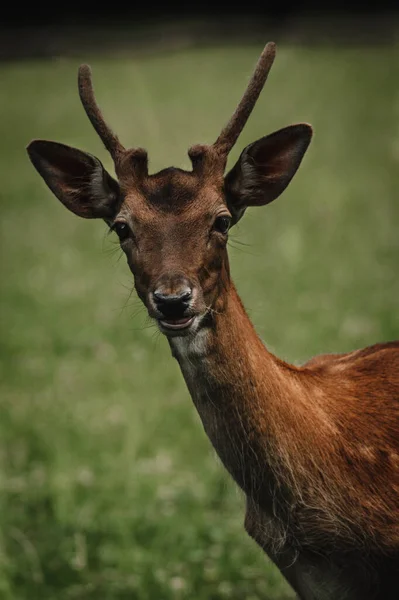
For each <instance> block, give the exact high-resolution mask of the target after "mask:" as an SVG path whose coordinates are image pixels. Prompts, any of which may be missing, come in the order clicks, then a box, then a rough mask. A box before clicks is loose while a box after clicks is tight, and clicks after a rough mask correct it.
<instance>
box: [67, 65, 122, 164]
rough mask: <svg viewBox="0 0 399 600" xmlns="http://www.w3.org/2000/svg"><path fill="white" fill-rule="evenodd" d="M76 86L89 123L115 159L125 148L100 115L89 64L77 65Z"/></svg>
mask: <svg viewBox="0 0 399 600" xmlns="http://www.w3.org/2000/svg"><path fill="white" fill-rule="evenodd" d="M78 86H79V96H80V99H81V101H82V104H83V108H84V109H85V111H86V114H87V116H88V117H89V119H90V121H91V124H92V125H93V127H94V129H95V130H96V132H97V133H98V135H99V136H100V138H101V139H102V141H103V143H104V146H105V147H106V149H107V150H108V152H109V153H110V154H111V156H112V158H113V159H114V161H115V160H117V159H118V158H120V156H121V155H122V154H124V153H125V152H126V149H125V148H124V147H123V146H122V144H121V143H120V141H119V139H118V137H117V136H116V135H115V134H114V133H113V131H112V130H111V129H110V128H109V127H108V125H107V124H106V122H105V121H104V117H103V116H102V114H101V110H100V108H99V106H98V104H97V102H96V99H95V97H94V89H93V83H92V80H91V69H90V67H89V65H81V66H80V67H79V74H78Z"/></svg>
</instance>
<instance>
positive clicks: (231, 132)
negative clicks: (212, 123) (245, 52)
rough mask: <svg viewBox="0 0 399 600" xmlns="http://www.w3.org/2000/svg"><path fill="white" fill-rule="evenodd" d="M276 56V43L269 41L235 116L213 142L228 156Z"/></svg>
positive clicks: (215, 146)
mask: <svg viewBox="0 0 399 600" xmlns="http://www.w3.org/2000/svg"><path fill="white" fill-rule="evenodd" d="M275 56H276V45H275V44H274V42H269V43H268V44H266V46H265V48H264V50H263V52H262V54H261V55H260V57H259V60H258V62H257V65H256V67H255V71H254V73H253V75H252V77H251V80H250V82H249V84H248V87H247V89H246V90H245V93H244V95H243V97H242V99H241V101H240V103H239V104H238V106H237V108H236V110H235V112H234V114H233V116H232V117H231V119H230V121H229V122H228V123H227V125H226V126H225V127H224V128H223V129H222V132H221V134H220V135H219V137H218V139H217V140H216V142H215V143H214V144H213V147H214V148H215V149H217V150H218V152H219V153H221V154H223V155H225V156H227V154H228V153H229V152H230V150H231V149H232V147H233V146H234V144H235V143H236V141H237V139H238V136H239V135H240V133H241V131H242V130H243V128H244V125H245V123H246V122H247V120H248V117H249V115H250V114H251V112H252V110H253V108H254V106H255V104H256V101H257V99H258V98H259V94H260V93H261V91H262V89H263V86H264V85H265V83H266V79H267V76H268V75H269V71H270V69H271V67H272V64H273V61H274V57H275Z"/></svg>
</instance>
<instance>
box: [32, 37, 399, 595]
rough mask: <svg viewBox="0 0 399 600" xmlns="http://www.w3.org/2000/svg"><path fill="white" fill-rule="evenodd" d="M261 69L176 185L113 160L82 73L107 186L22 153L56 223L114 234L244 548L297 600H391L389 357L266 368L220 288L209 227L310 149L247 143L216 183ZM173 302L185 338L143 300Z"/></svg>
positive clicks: (268, 186)
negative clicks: (254, 551)
mask: <svg viewBox="0 0 399 600" xmlns="http://www.w3.org/2000/svg"><path fill="white" fill-rule="evenodd" d="M273 57H274V47H269V49H267V48H266V50H265V51H264V53H263V54H262V57H261V60H260V62H259V65H260V67H259V65H258V67H257V69H256V71H255V75H254V77H253V79H252V80H251V82H250V86H249V92H246V94H244V97H243V101H242V102H241V103H240V104H239V106H238V109H237V112H236V113H235V115H234V116H233V118H232V120H231V121H230V123H229V125H228V126H227V127H226V128H225V129H224V130H223V132H222V134H221V136H219V138H218V141H217V143H216V144H214V145H213V146H194V147H192V148H191V149H190V151H189V153H190V157H191V159H192V162H193V170H192V171H190V172H186V171H183V170H181V169H175V168H168V169H164V170H163V171H160V172H159V173H156V174H154V175H148V169H147V154H146V152H145V151H144V150H142V149H135V150H125V149H124V148H123V147H122V146H121V145H120V143H119V141H118V139H117V138H116V136H115V135H114V134H113V133H112V132H111V131H110V130H109V128H108V127H107V126H106V125H105V123H104V121H103V119H102V115H101V113H100V111H99V109H98V107H97V105H96V104H95V101H94V95H93V90H92V88H91V80H90V73H89V71H88V70H87V69H86V68H83V70H81V77H80V92H81V95H82V101H83V103H84V105H85V109H86V111H87V113H88V115H89V118H90V119H91V121H92V123H93V125H94V126H95V128H96V131H97V132H98V133H99V135H100V136H101V137H102V139H103V141H104V143H105V144H106V147H108V149H109V150H110V152H111V154H112V155H113V157H114V160H115V167H116V173H117V176H118V180H119V181H118V182H116V181H115V180H114V179H113V178H112V177H111V176H110V175H109V174H107V173H106V172H105V170H104V168H103V166H102V165H101V163H100V161H99V160H98V159H96V158H95V157H92V156H91V155H88V154H86V153H84V152H82V151H80V150H77V149H74V148H69V147H67V146H64V145H62V144H57V143H55V142H47V141H41V140H37V141H34V142H32V143H31V144H30V145H29V147H28V152H29V156H30V158H31V160H32V163H33V164H34V166H35V167H36V169H37V170H38V172H39V173H40V175H41V176H42V177H43V178H44V180H45V181H46V183H47V185H48V186H49V187H50V189H51V190H52V191H53V193H54V194H55V195H56V196H57V197H58V198H59V199H60V200H61V202H63V203H64V205H65V206H66V207H67V208H68V209H69V210H71V211H73V212H74V213H76V214H77V215H79V216H82V217H85V218H102V219H104V220H105V221H106V222H107V223H108V224H109V225H110V226H111V227H115V228H116V229H117V231H119V233H118V235H120V240H121V247H122V249H123V251H124V252H125V254H126V257H127V261H128V263H129V266H130V268H131V271H132V273H133V276H134V280H135V286H136V290H137V292H138V294H139V296H140V298H141V299H142V301H143V302H144V304H145V305H146V307H147V309H148V312H149V314H150V316H152V317H154V318H155V319H157V321H158V323H159V326H160V327H161V330H162V331H163V332H164V333H167V335H168V338H169V343H170V347H171V350H172V354H173V356H174V357H175V358H176V359H177V360H178V361H179V364H180V366H181V370H182V373H183V376H184V378H185V380H186V383H187V386H188V389H189V391H190V394H191V396H192V398H193V401H194V404H195V406H196V408H197V410H198V413H199V415H200V417H201V420H202V423H203V426H204V429H205V431H206V433H207V435H208V437H209V439H210V440H211V442H212V444H213V446H214V448H215V449H216V452H217V453H218V455H219V457H220V459H221V461H222V463H223V464H224V466H225V467H226V469H227V470H228V471H229V473H230V474H231V476H232V477H233V478H234V480H235V481H236V482H237V484H238V485H239V486H240V488H241V489H242V490H243V492H244V493H245V495H246V500H247V510H246V517H245V528H246V530H247V532H248V533H249V535H250V536H252V537H253V538H254V539H255V540H256V542H257V543H258V544H259V545H260V546H261V547H262V548H263V549H264V550H265V552H267V554H268V555H269V556H270V557H271V559H272V560H273V561H274V562H275V563H276V565H277V566H278V567H279V569H280V570H281V572H282V573H283V574H284V576H285V577H286V578H287V580H288V581H289V582H290V583H291V585H292V586H293V588H294V589H295V590H296V592H297V593H298V594H299V596H300V597H301V598H302V599H303V600H338V599H339V600H391V599H392V600H394V598H396V597H397V590H396V591H392V590H394V589H395V587H394V586H395V585H396V584H397V580H398V578H399V574H398V569H399V342H387V343H385V344H376V345H374V346H370V347H368V348H364V349H361V350H355V351H354V352H350V353H346V354H338V355H334V354H324V355H321V356H318V357H315V358H313V359H311V360H310V361H308V362H307V363H306V364H305V365H303V366H302V367H295V366H293V365H290V364H288V363H286V362H284V361H282V360H280V359H278V358H277V357H275V356H274V355H273V354H271V353H270V352H269V351H268V350H267V349H266V347H265V346H264V345H263V343H262V342H261V341H260V339H259V338H258V336H257V334H256V332H255V330H254V328H253V326H252V324H251V322H250V320H249V319H248V316H247V315H246V312H245V310H244V307H243V305H242V303H241V301H240V299H239V297H238V294H237V292H236V290H235V287H234V285H233V283H232V281H231V279H230V270H229V261H228V256H227V250H226V243H227V232H226V231H224V230H223V228H222V230H220V228H218V227H217V223H218V219H219V220H220V218H221V217H222V218H224V219H226V218H227V219H228V218H231V223H232V224H234V223H235V222H237V221H238V219H239V218H241V217H242V215H243V214H244V211H245V210H246V208H247V207H248V206H255V205H256V206H259V205H265V204H267V203H269V202H271V201H272V200H274V199H275V198H276V197H278V196H279V195H280V194H281V193H282V191H283V190H284V189H285V188H286V186H287V185H288V183H289V182H290V180H291V179H292V177H293V175H294V174H295V172H296V170H297V169H298V167H299V165H300V163H301V160H302V158H303V155H304V153H305V151H306V149H307V147H308V144H309V142H310V139H311V134H312V130H311V128H310V126H309V125H306V124H299V125H293V126H290V127H287V128H285V129H283V130H280V131H278V132H275V133H273V134H271V135H269V136H266V137H264V138H261V139H260V140H258V141H257V142H255V143H253V144H250V145H249V146H247V148H245V149H244V150H243V152H242V154H241V156H240V159H239V160H238V162H237V164H236V165H235V166H234V168H233V169H232V170H231V171H230V173H228V174H227V176H226V177H224V173H223V171H224V166H225V159H226V152H227V151H228V147H229V145H231V143H234V141H235V139H236V138H237V136H238V134H239V131H240V130H241V129H242V127H243V124H244V122H245V120H246V118H248V115H249V113H250V111H251V110H252V107H253V104H254V102H255V100H256V97H257V95H258V94H259V92H260V89H261V87H262V86H263V83H264V80H265V79H266V76H267V72H268V69H270V66H271V61H272V59H273ZM259 69H260V70H259ZM262 69H266V71H267V72H266V71H265V72H263V73H262ZM262 81H263V83H262ZM251 86H252V87H251ZM218 144H219V145H218ZM118 226H120V227H122V228H121V229H119V230H118ZM160 286H161V287H160ZM187 287H188V288H189V289H190V290H191V292H192V297H191V299H190V303H189V305H187V307H186V308H185V309H184V310H185V312H184V317H185V318H187V319H188V320H190V319H191V321H190V323H191V325H190V326H189V327H188V328H187V330H185V331H180V330H175V331H172V330H170V329H169V330H166V331H165V330H164V329H162V327H164V326H163V325H162V323H163V320H162V319H164V318H165V317H164V316H162V314H161V313H160V311H159V308H157V304H156V302H155V301H154V297H155V293H154V290H158V289H162V291H163V293H165V294H169V295H173V297H174V298H176V297H178V295H179V293H181V291H182V290H183V289H184V290H186V289H187ZM172 324H173V323H172Z"/></svg>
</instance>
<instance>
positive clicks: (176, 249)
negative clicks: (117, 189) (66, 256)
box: [110, 168, 231, 335]
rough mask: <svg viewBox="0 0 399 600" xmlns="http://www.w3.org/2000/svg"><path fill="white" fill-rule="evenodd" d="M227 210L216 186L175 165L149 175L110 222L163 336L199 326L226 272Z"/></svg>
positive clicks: (220, 192) (219, 289) (222, 194)
mask: <svg viewBox="0 0 399 600" xmlns="http://www.w3.org/2000/svg"><path fill="white" fill-rule="evenodd" d="M230 221H231V215H230V212H229V210H228V208H227V205H226V202H225V198H224V193H223V190H222V188H221V187H219V188H217V187H216V186H212V185H206V184H205V185H204V184H203V182H202V181H201V179H200V178H198V177H197V176H196V175H195V174H193V173H190V172H185V171H181V170H179V169H173V168H171V169H166V170H165V171H162V172H160V173H158V174H156V175H153V176H151V177H148V178H146V179H145V180H144V181H143V182H142V184H141V185H140V188H139V189H138V188H137V187H136V188H135V189H133V190H132V191H130V192H127V193H126V196H125V198H124V200H123V202H122V204H121V206H120V208H119V210H118V211H117V213H116V214H115V217H114V218H113V219H112V221H111V223H110V226H111V228H112V229H114V230H115V231H116V233H117V234H118V236H119V240H120V244H121V248H122V250H123V251H124V252H125V254H126V258H127V261H128V264H129V267H130V269H131V271H132V273H133V275H134V280H135V287H136V290H137V293H138V295H139V296H140V298H141V300H142V301H143V302H144V304H145V305H146V307H147V309H148V312H149V315H150V316H151V317H153V318H155V319H156V320H157V321H158V324H159V327H160V329H161V331H163V332H164V333H167V334H168V335H184V334H185V333H189V332H190V333H193V332H194V331H196V330H197V329H198V327H199V325H200V323H201V322H202V320H203V319H204V318H205V316H206V315H207V313H208V311H209V309H210V308H211V307H213V306H214V305H215V303H216V301H217V298H218V296H219V292H220V291H221V286H222V285H223V282H226V280H227V278H228V275H227V274H228V264H227V253H226V243H227V235H228V230H229V226H230Z"/></svg>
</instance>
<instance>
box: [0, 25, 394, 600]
mask: <svg viewBox="0 0 399 600" xmlns="http://www.w3.org/2000/svg"><path fill="white" fill-rule="evenodd" d="M270 37H271V36H267V35H266V36H265V40H264V41H265V42H266V41H268V39H269V38H270ZM276 41H277V42H278V54H277V59H276V62H275V65H274V67H273V69H272V72H271V75H270V77H269V81H268V83H267V85H266V89H265V91H264V93H263V94H262V96H261V98H260V100H259V101H258V103H257V106H256V108H255V111H254V113H253V115H252V117H251V118H250V120H249V122H248V124H247V127H246V129H245V131H244V133H243V134H242V136H241V138H240V140H239V143H238V144H237V147H236V149H235V150H234V151H233V152H232V155H231V158H230V164H233V162H234V160H235V159H237V157H238V155H239V152H240V151H241V149H242V148H243V147H244V146H245V145H246V144H248V143H250V142H252V141H254V140H255V139H257V138H259V137H261V136H263V135H265V134H267V133H269V132H271V131H273V130H274V129H278V128H280V127H283V126H285V125H288V124H290V123H294V122H296V121H307V122H310V123H312V124H313V126H314V128H315V136H314V139H313V142H312V144H311V146H310V149H309V151H308V153H307V155H306V156H305V159H304V162H303V164H302V166H301V168H300V170H299V172H298V174H297V176H296V177H295V179H294V180H293V182H292V183H291V185H290V187H289V188H288V190H287V191H286V192H285V194H284V195H283V197H281V198H279V199H278V200H277V201H276V202H275V203H274V204H272V205H270V206H268V207H265V208H263V209H253V210H252V211H248V212H247V214H246V216H245V218H244V219H243V220H242V221H241V222H240V224H239V226H237V227H236V228H235V230H234V231H233V232H232V234H231V241H230V244H229V245H230V256H231V264H232V274H233V278H234V280H235V282H236V285H237V287H238V290H239V292H240V293H241V295H242V298H243V300H244V303H245V305H246V307H247V310H248V312H249V315H250V317H251V318H252V320H253V321H254V323H255V325H256V327H257V330H258V332H259V333H260V335H261V336H262V338H263V339H264V340H265V341H266V343H267V345H268V347H269V348H270V349H271V350H272V351H274V352H275V353H276V354H278V355H279V356H280V357H282V358H284V359H286V360H289V361H291V362H294V363H299V362H301V361H304V360H306V359H308V358H310V357H311V356H312V355H314V354H316V353H319V352H334V351H342V352H344V351H349V350H352V349H355V348H357V347H360V346H365V345H368V344H372V343H374V342H377V341H384V340H390V339H395V338H398V337H399V315H398V311H397V302H398V296H399V278H398V272H399V271H398V250H399V235H398V227H399V200H398V198H397V196H398V192H397V190H398V188H399V85H398V81H399V61H398V50H399V45H398V44H397V43H394V42H392V43H389V44H385V45H369V46H366V45H363V46H362V45H357V46H356V45H352V46H349V45H345V44H343V45H342V44H330V45H328V44H323V45H321V44H315V45H305V44H295V43H294V42H293V41H291V42H290V41H289V40H284V39H283V40H282V41H281V42H280V43H279V39H276ZM261 49H262V44H258V43H256V44H255V43H254V44H249V43H248V42H245V43H242V44H240V43H234V44H225V45H219V46H212V45H208V46H206V45H203V46H201V47H200V48H190V47H187V48H186V49H184V50H183V49H181V50H179V51H172V50H165V52H157V53H152V54H146V53H142V54H140V53H134V52H131V53H129V52H126V53H116V54H115V55H110V56H108V57H106V58H105V57H100V55H98V54H97V53H93V54H91V53H90V52H87V53H84V55H82V56H80V57H73V58H63V59H56V60H48V59H47V60H44V59H43V60H30V61H25V62H23V61H21V62H9V63H2V64H1V65H0V73H1V81H2V85H1V90H0V107H1V115H2V117H1V131H2V135H1V136H0V144H1V149H0V152H1V162H0V175H1V186H0V197H1V219H0V227H1V236H0V239H1V244H2V251H1V295H0V302H1V315H0V318H1V340H0V341H1V400H0V410H1V417H0V461H1V462H0V490H1V491H0V598H1V599H4V600H10V599H12V600H36V599H37V600H39V599H40V600H47V599H51V600H74V599H100V600H108V599H109V600H122V599H136V598H137V599H139V600H147V599H151V600H153V599H160V600H163V599H165V600H168V599H172V598H173V599H174V598H177V599H196V600H208V599H213V600H219V599H223V598H230V599H233V600H238V599H244V598H245V599H246V600H258V599H259V600H289V599H292V598H293V595H292V593H291V591H290V590H289V588H288V586H287V585H286V584H285V583H284V582H283V580H282V578H281V576H280V575H279V573H278V572H277V570H276V569H275V568H274V567H273V566H272V565H271V564H270V563H269V562H268V560H267V558H266V557H265V556H264V555H263V554H262V551H261V550H260V549H259V548H258V547H257V546H256V545H255V543H254V542H252V541H251V540H250V539H249V538H248V537H247V536H246V534H245V532H244V530H243V526H242V524H243V518H244V512H243V498H242V496H241V493H240V492H239V491H238V490H237V489H236V487H235V485H234V484H233V483H232V482H231V481H230V479H229V477H228V476H227V475H226V474H225V472H224V470H223V468H222V466H221V465H220V464H219V462H218V459H217V458H216V456H215V454H214V452H213V450H212V448H211V445H210V443H209V442H208V440H207V438H206V436H205V434H204V432H203V430H202V427H201V424H200V421H199V417H198V416H197V414H196V412H195V409H194V407H193V405H192V403H191V400H190V398H189V395H188V392H187V390H186V388H185V385H184V382H183V379H182V376H181V374H180V372H179V370H178V367H177V363H175V361H174V360H173V359H172V358H171V356H170V352H169V348H168V345H167V343H166V341H165V339H164V338H163V337H161V336H160V335H159V334H158V333H157V330H156V328H155V326H154V325H153V324H151V323H150V322H149V321H148V319H147V318H146V314H145V311H144V309H143V308H141V305H140V304H139V302H138V300H137V299H136V297H135V294H134V292H133V293H131V292H132V278H131V276H130V275H129V272H128V269H127V266H126V264H125V261H124V258H123V257H122V258H121V253H120V251H119V249H118V245H117V242H116V237H115V238H114V237H113V236H108V235H106V226H105V224H103V223H102V222H90V221H85V220H80V219H78V218H77V217H75V216H74V215H72V214H71V213H68V212H67V211H66V210H65V208H64V207H63V206H62V205H61V204H60V203H59V202H58V201H57V200H56V199H55V198H54V197H53V196H52V195H51V193H50V192H49V191H48V190H47V188H46V187H45V185H44V183H43V182H42V180H41V179H40V178H39V176H38V175H37V173H36V172H35V170H34V169H33V167H32V166H31V165H30V163H29V160H28V157H27V154H26V152H25V146H26V145H27V143H28V142H29V141H30V140H31V139H32V138H35V137H39V138H45V139H54V140H57V141H60V142H64V143H66V144H71V145H74V146H77V147H80V148H82V149H84V150H88V151H90V152H91V153H93V154H96V155H97V156H99V158H101V160H102V161H103V162H104V164H105V165H106V167H107V168H108V169H109V170H110V171H111V172H112V165H111V161H110V159H109V157H108V156H107V154H106V153H105V151H104V150H103V148H102V146H101V143H100V141H99V140H98V138H97V137H96V135H95V133H94V131H93V130H92V128H91V126H90V124H89V122H88V120H87V117H86V116H85V114H84V111H83V109H82V108H81V106H80V103H79V99H78V93H77V86H76V74H77V67H78V65H79V63H80V62H89V63H90V64H91V65H92V68H93V72H94V83H95V87H96V94H97V98H98V100H99V103H100V105H101V106H102V108H103V110H104V114H105V116H106V118H107V120H108V121H109V122H110V123H111V124H112V127H113V128H114V129H115V131H116V132H118V134H119V135H120V137H121V140H122V142H123V143H124V144H126V145H131V146H134V145H138V146H144V147H146V148H147V150H148V151H149V155H150V161H151V165H150V166H151V171H156V170H158V169H161V168H163V167H165V166H169V165H171V164H173V165H174V166H179V167H183V168H190V164H189V160H188V157H187V149H188V147H189V146H190V145H192V144H193V143H197V142H206V143H207V142H212V141H213V140H214V139H215V138H216V136H217V135H218V133H219V131H220V129H221V127H222V125H223V124H224V123H225V121H226V119H227V118H228V117H230V115H231V113H232V111H233V110H234V108H235V105H236V103H237V101H238V100H239V98H240V97H241V94H242V92H243V90H244V88H245V85H246V82H247V81H248V77H249V75H250V73H251V71H252V68H253V65H254V63H255V61H256V59H257V56H258V55H259V53H260V51H261ZM120 258H121V260H120Z"/></svg>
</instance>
